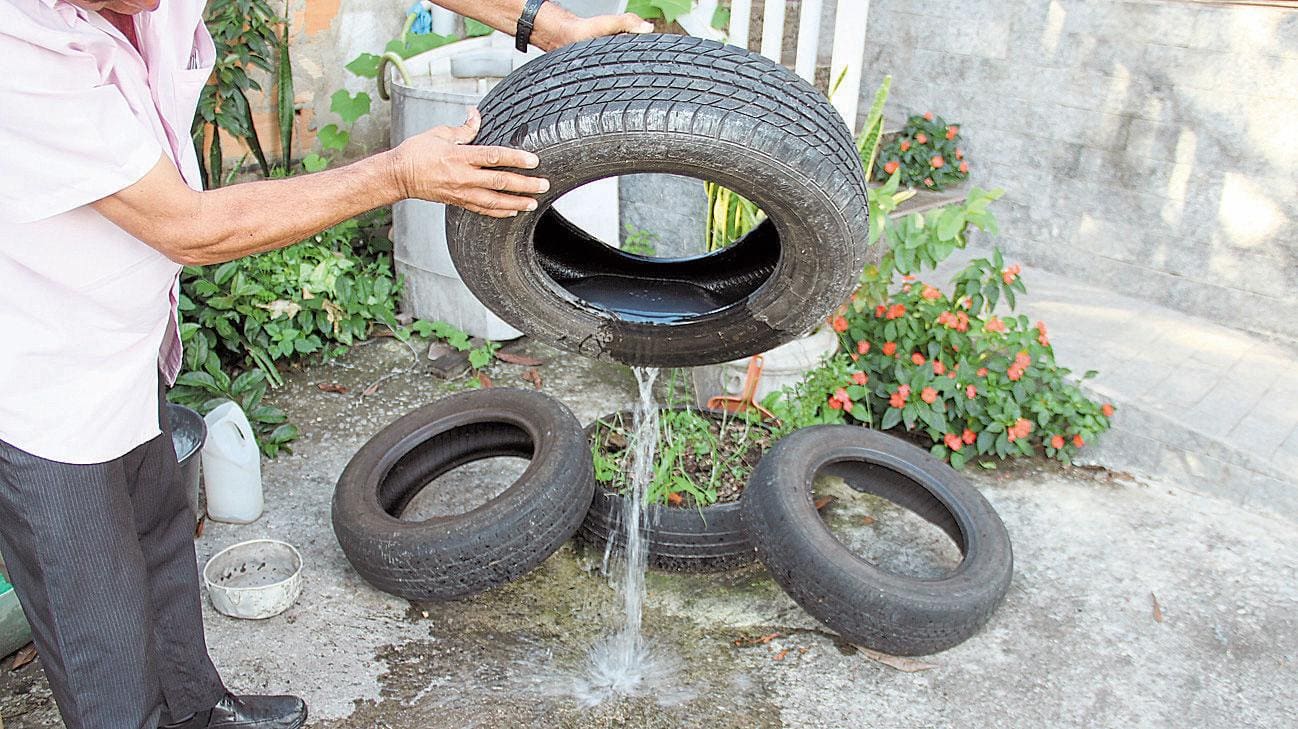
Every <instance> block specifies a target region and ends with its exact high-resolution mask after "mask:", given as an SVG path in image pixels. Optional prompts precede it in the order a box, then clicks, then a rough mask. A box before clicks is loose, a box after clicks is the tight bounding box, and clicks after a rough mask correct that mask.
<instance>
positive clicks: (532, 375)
mask: <svg viewBox="0 0 1298 729" xmlns="http://www.w3.org/2000/svg"><path fill="white" fill-rule="evenodd" d="M523 379H524V380H526V381H528V382H530V383H532V385H533V386H534V387H536V389H538V390H539V389H541V373H540V372H538V371H537V369H536V368H535V367H529V368H528V370H527V371H526V372H524V373H523Z"/></svg>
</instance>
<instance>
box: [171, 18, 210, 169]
mask: <svg viewBox="0 0 1298 729" xmlns="http://www.w3.org/2000/svg"><path fill="white" fill-rule="evenodd" d="M184 58H186V59H187V60H188V63H187V64H186V66H187V67H186V68H177V69H175V70H174V71H172V73H171V79H170V80H169V84H168V85H169V87H170V88H169V90H170V92H171V93H170V99H169V102H170V103H169V104H168V107H169V108H167V109H163V110H161V111H162V113H163V114H164V116H165V117H166V118H167V121H168V126H169V127H170V128H171V129H172V130H173V133H174V134H175V135H176V137H178V138H181V139H184V140H188V137H189V129H190V126H191V124H192V122H193V119H194V110H195V109H196V108H197V107H198V100H199V97H201V96H202V94H203V87H204V86H206V85H207V84H208V82H209V80H210V79H211V77H212V68H213V66H214V65H215V59H216V46H215V45H214V44H213V43H212V36H211V35H209V34H208V32H207V27H206V26H205V25H203V24H202V23H199V24H198V27H197V28H196V29H195V30H194V43H193V46H192V48H191V49H190V51H189V53H188V54H184ZM177 146H178V148H177V149H176V150H175V152H176V166H177V167H178V168H179V169H180V173H181V176H182V177H184V178H185V182H187V183H188V184H189V186H190V187H192V188H194V189H195V190H201V189H202V188H203V180H202V179H201V178H202V173H201V172H200V169H199V165H198V157H197V156H196V155H195V153H194V149H193V145H192V144H188V143H185V142H184V141H181V142H180V143H179V144H178V145H177Z"/></svg>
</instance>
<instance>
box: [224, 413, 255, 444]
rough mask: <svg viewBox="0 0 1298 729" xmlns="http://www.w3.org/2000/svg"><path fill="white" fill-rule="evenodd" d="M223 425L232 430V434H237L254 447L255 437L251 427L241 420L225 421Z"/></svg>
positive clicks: (230, 419) (231, 419)
mask: <svg viewBox="0 0 1298 729" xmlns="http://www.w3.org/2000/svg"><path fill="white" fill-rule="evenodd" d="M225 424H226V425H228V426H229V427H231V428H234V432H235V433H237V434H238V435H239V437H240V438H242V439H243V440H245V441H249V442H251V443H252V444H253V445H256V443H257V437H256V436H255V435H253V432H252V428H251V426H249V425H247V424H246V423H245V422H244V420H243V418H229V419H228V420H226V421H225Z"/></svg>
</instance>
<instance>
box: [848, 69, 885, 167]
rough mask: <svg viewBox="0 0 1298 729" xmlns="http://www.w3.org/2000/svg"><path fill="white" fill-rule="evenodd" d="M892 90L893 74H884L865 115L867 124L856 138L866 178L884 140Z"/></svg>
mask: <svg viewBox="0 0 1298 729" xmlns="http://www.w3.org/2000/svg"><path fill="white" fill-rule="evenodd" d="M891 90H892V76H884V77H883V82H882V83H880V84H879V88H878V90H877V91H875V92H874V103H873V104H872V105H871V106H870V111H869V113H867V114H866V115H865V125H864V126H862V127H861V134H860V135H859V136H857V138H856V153H857V155H858V156H859V157H860V158H861V166H862V167H864V168H865V179H867V180H868V179H870V178H871V176H872V175H873V173H874V161H875V159H877V158H878V156H879V143H880V142H881V141H882V140H883V107H884V105H885V104H887V103H888V94H889V92H890V91H891Z"/></svg>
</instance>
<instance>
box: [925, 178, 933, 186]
mask: <svg viewBox="0 0 1298 729" xmlns="http://www.w3.org/2000/svg"><path fill="white" fill-rule="evenodd" d="M924 184H925V185H928V186H929V187H932V186H933V178H932V177H925V178H924Z"/></svg>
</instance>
